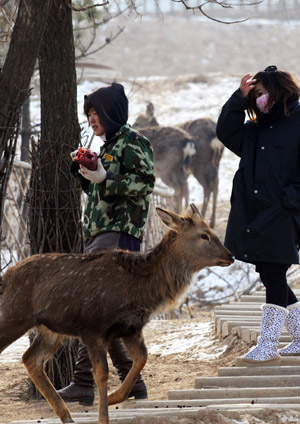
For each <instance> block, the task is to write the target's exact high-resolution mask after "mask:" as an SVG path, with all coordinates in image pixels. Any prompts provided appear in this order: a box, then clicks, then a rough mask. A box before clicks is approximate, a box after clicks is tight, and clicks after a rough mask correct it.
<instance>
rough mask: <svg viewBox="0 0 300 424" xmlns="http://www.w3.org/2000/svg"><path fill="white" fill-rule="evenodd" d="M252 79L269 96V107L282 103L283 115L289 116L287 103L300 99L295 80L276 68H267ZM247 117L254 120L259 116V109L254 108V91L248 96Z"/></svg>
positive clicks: (298, 88) (299, 89) (299, 86)
mask: <svg viewBox="0 0 300 424" xmlns="http://www.w3.org/2000/svg"><path fill="white" fill-rule="evenodd" d="M253 79H255V80H256V84H257V83H258V82H260V83H261V84H262V85H263V86H264V87H265V89H266V90H267V92H268V94H269V103H268V104H269V105H272V104H274V103H283V108H284V114H285V115H286V116H288V115H289V111H288V107H287V103H289V102H292V101H295V100H298V99H299V97H300V85H299V83H298V82H297V81H296V79H295V78H294V77H293V76H292V75H291V74H289V73H288V72H284V71H279V70H278V69H277V67H276V66H274V65H272V66H268V67H267V68H266V69H265V70H264V71H262V72H258V73H257V74H256V75H254V77H253ZM248 98H249V105H248V108H247V112H248V115H249V117H250V118H251V119H255V117H256V116H258V115H259V113H260V112H259V109H258V108H257V106H256V96H255V92H254V89H252V90H251V91H250V92H249V94H248Z"/></svg>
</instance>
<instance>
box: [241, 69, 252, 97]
mask: <svg viewBox="0 0 300 424" xmlns="http://www.w3.org/2000/svg"><path fill="white" fill-rule="evenodd" d="M255 83H256V80H255V79H252V75H250V74H247V75H245V76H244V77H243V78H242V80H241V84H240V91H241V95H242V97H247V96H248V94H249V92H250V91H251V90H252V88H254V87H255Z"/></svg>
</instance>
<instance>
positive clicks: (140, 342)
mask: <svg viewBox="0 0 300 424" xmlns="http://www.w3.org/2000/svg"><path fill="white" fill-rule="evenodd" d="M122 339H123V342H124V345H125V347H126V349H127V351H128V354H129V356H130V358H131V359H132V368H131V370H130V371H129V373H128V374H127V376H126V378H125V380H124V381H123V383H122V384H121V386H120V387H119V388H118V389H117V390H116V391H114V392H113V393H110V394H109V395H108V404H109V405H114V404H115V403H120V402H123V401H124V400H125V399H127V397H128V395H129V393H130V392H131V389H132V388H133V386H134V383H135V382H136V380H137V378H138V376H139V375H140V372H141V370H142V369H143V368H144V366H145V364H146V362H147V348H146V346H145V343H144V337H143V334H142V332H139V333H137V334H134V335H133V336H126V337H123V338H122Z"/></svg>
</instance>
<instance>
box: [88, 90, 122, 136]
mask: <svg viewBox="0 0 300 424" xmlns="http://www.w3.org/2000/svg"><path fill="white" fill-rule="evenodd" d="M86 97H88V98H89V99H90V102H91V104H92V106H93V108H94V109H95V111H96V112H97V115H98V116H99V119H100V122H101V125H102V126H103V127H104V128H105V132H106V139H107V140H109V139H110V138H111V137H113V136H114V134H115V133H116V132H117V131H118V130H119V129H120V128H121V127H122V126H123V125H125V124H126V123H127V120H128V99H127V97H126V94H125V91H124V87H123V85H121V84H118V83H116V82H113V83H112V84H111V85H109V86H108V87H102V88H99V89H98V90H96V91H94V92H93V93H92V94H89V95H88V96H86Z"/></svg>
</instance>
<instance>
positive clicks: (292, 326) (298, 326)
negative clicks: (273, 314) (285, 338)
mask: <svg viewBox="0 0 300 424" xmlns="http://www.w3.org/2000/svg"><path fill="white" fill-rule="evenodd" d="M287 310H288V316H287V317H286V320H285V326H286V328H287V330H288V332H289V333H290V335H291V336H292V343H290V344H288V345H287V346H285V347H284V348H283V349H280V351H279V353H280V355H282V356H300V302H297V303H293V304H292V305H289V306H288V307H287Z"/></svg>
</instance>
